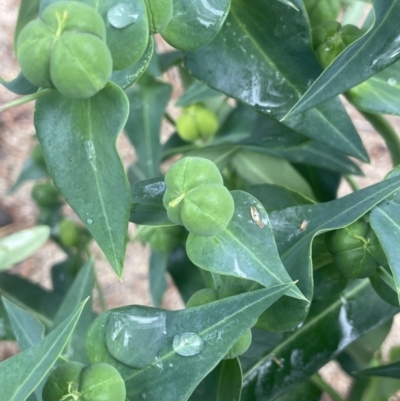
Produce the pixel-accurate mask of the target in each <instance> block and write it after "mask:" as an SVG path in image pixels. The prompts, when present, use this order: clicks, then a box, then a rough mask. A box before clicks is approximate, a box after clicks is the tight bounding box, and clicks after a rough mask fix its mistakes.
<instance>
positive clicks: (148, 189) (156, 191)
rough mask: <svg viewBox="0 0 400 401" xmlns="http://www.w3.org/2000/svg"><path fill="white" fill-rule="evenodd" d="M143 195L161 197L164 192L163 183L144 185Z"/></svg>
mask: <svg viewBox="0 0 400 401" xmlns="http://www.w3.org/2000/svg"><path fill="white" fill-rule="evenodd" d="M143 191H144V193H146V194H147V195H150V196H151V197H152V198H154V197H155V196H158V195H161V194H163V193H164V192H165V182H164V181H160V182H155V183H154V184H149V185H146V186H145V187H144V189H143Z"/></svg>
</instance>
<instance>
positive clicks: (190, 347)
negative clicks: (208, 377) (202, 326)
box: [172, 333, 204, 356]
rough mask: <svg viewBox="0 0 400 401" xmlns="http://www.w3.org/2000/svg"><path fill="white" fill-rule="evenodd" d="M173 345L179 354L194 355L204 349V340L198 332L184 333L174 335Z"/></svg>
mask: <svg viewBox="0 0 400 401" xmlns="http://www.w3.org/2000/svg"><path fill="white" fill-rule="evenodd" d="M172 345H173V347H174V350H175V352H176V353H177V354H179V355H182V356H193V355H197V354H200V352H202V351H203V349H204V340H203V339H202V338H201V337H200V336H199V335H198V334H196V333H182V334H177V335H176V336H175V337H174V340H173V343H172Z"/></svg>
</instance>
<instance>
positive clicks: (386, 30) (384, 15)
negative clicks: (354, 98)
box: [288, 0, 400, 116]
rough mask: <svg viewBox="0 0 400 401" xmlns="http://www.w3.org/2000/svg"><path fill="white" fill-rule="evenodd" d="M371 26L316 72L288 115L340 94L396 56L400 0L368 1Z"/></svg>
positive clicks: (399, 52)
mask: <svg viewBox="0 0 400 401" xmlns="http://www.w3.org/2000/svg"><path fill="white" fill-rule="evenodd" d="M372 4H373V6H374V11H375V24H374V26H373V27H372V28H371V29H370V30H369V31H368V32H367V33H366V34H365V35H364V36H363V37H362V38H360V39H359V40H357V41H356V42H355V43H353V44H352V45H351V46H349V47H348V48H347V49H346V50H345V51H344V52H343V53H341V54H340V55H339V56H338V57H337V58H336V60H335V61H334V62H333V63H332V64H331V65H330V66H329V67H328V68H327V69H326V70H325V71H324V72H323V73H322V74H321V75H320V77H319V78H318V79H317V80H316V81H315V82H314V83H313V85H312V86H311V87H310V88H309V89H308V90H307V92H306V93H305V94H304V95H303V97H302V98H301V99H300V100H299V101H298V103H297V104H296V105H295V106H294V107H293V108H292V109H291V110H290V112H289V113H288V116H290V115H294V114H300V113H304V112H305V111H306V110H309V109H311V108H313V107H316V106H318V105H319V104H321V103H324V102H326V101H327V100H329V99H332V98H333V97H335V96H336V95H339V94H340V93H344V92H346V91H347V90H349V89H351V88H352V87H354V86H356V85H357V84H359V83H361V82H363V81H365V80H367V79H368V78H370V77H372V76H373V75H375V74H377V73H378V72H380V71H382V70H383V69H385V68H386V67H388V66H390V65H391V64H393V63H394V62H396V61H397V60H399V59H400V35H399V29H400V21H399V18H398V16H399V15H400V1H399V0H372Z"/></svg>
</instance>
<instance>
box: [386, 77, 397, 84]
mask: <svg viewBox="0 0 400 401" xmlns="http://www.w3.org/2000/svg"><path fill="white" fill-rule="evenodd" d="M387 83H388V84H389V85H390V86H396V85H397V79H395V78H389V79H388V80H387Z"/></svg>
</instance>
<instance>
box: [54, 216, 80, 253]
mask: <svg viewBox="0 0 400 401" xmlns="http://www.w3.org/2000/svg"><path fill="white" fill-rule="evenodd" d="M58 232H59V235H60V241H61V243H62V244H63V245H64V246H66V247H68V248H69V247H72V246H75V245H77V244H78V243H79V240H80V238H81V232H82V230H81V228H80V227H79V226H78V224H76V223H75V222H74V221H72V220H68V219H64V220H62V221H61V222H60V224H59V225H58Z"/></svg>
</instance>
